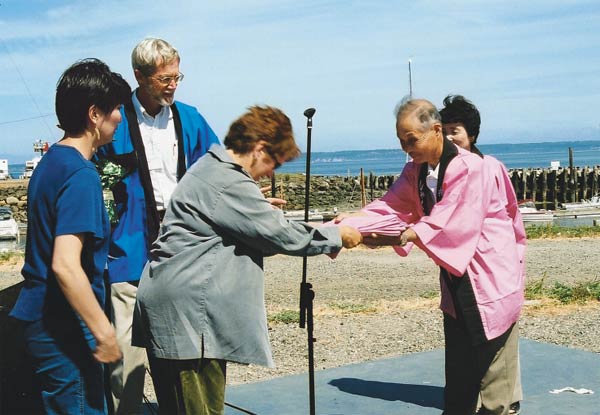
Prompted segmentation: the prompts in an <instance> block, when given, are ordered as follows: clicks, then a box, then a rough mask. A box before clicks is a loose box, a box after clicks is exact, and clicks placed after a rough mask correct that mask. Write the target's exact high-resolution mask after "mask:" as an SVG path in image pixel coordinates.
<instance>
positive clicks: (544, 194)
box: [542, 169, 548, 209]
mask: <svg viewBox="0 0 600 415" xmlns="http://www.w3.org/2000/svg"><path fill="white" fill-rule="evenodd" d="M547 196H548V169H544V170H542V209H548V199H547Z"/></svg>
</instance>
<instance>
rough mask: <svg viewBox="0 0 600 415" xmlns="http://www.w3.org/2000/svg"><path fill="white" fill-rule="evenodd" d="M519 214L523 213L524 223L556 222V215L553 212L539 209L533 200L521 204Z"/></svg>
mask: <svg viewBox="0 0 600 415" xmlns="http://www.w3.org/2000/svg"><path fill="white" fill-rule="evenodd" d="M519 212H521V217H522V218H523V223H528V224H543V223H552V221H553V220H554V213H553V212H552V211H551V210H545V209H538V208H537V207H536V206H535V202H534V201H533V200H523V201H521V202H519Z"/></svg>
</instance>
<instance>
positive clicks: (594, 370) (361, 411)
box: [225, 339, 600, 415]
mask: <svg viewBox="0 0 600 415" xmlns="http://www.w3.org/2000/svg"><path fill="white" fill-rule="evenodd" d="M599 341H600V340H599ZM520 348H521V349H520V351H521V370H522V382H523V391H524V395H525V399H524V401H523V402H522V404H521V407H522V413H523V414H528V415H534V414H535V415H537V414H544V415H552V414H557V415H558V414H561V415H563V414H577V415H599V414H600V355H599V354H597V353H591V352H585V351H581V350H576V349H569V348H566V347H561V346H555V345H550V344H546V343H539V342H534V341H530V340H523V339H522V340H521V342H520ZM443 368H444V353H443V350H435V351H432V352H425V353H415V354H410V355H404V356H400V357H398V358H393V359H384V360H377V361H371V362H366V363H360V364H355V365H349V366H344V367H340V368H335V369H328V370H322V371H317V372H316V374H315V386H316V413H317V414H319V415H376V414H381V415H392V414H393V415H405V414H406V415H421V414H424V415H425V414H427V415H429V414H440V413H441V411H442V407H443V386H444V369H443ZM567 386H571V387H574V388H586V389H591V390H593V391H594V392H595V393H594V394H592V395H577V394H575V393H572V392H563V393H560V394H556V395H555V394H550V393H549V391H550V390H554V389H561V388H563V387H567ZM226 400H227V402H229V403H231V404H234V405H237V406H239V407H241V408H244V409H246V410H248V411H250V412H251V413H255V414H260V415H296V414H298V415H300V414H301V415H306V414H308V413H309V409H308V408H309V404H308V376H307V375H297V376H286V377H282V378H277V379H273V380H270V381H265V382H257V383H251V384H245V385H237V386H230V387H228V388H227V393H226ZM225 414H227V415H239V414H243V412H240V411H238V410H235V409H233V408H230V407H228V408H226V410H225Z"/></svg>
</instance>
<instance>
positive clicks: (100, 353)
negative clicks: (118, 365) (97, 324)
mask: <svg viewBox="0 0 600 415" xmlns="http://www.w3.org/2000/svg"><path fill="white" fill-rule="evenodd" d="M111 328H112V327H111ZM93 354H94V359H96V360H97V361H98V362H100V363H114V362H118V361H119V360H121V359H122V358H123V354H122V353H121V349H119V345H118V344H117V337H116V335H115V331H114V329H113V330H112V332H110V333H108V335H107V336H106V337H105V338H102V339H98V338H96V350H94V353H93Z"/></svg>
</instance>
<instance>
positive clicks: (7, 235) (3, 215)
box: [0, 206, 19, 239]
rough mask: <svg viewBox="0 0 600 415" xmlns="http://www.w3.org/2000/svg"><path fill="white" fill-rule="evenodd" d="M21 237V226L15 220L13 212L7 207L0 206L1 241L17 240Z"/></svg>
mask: <svg viewBox="0 0 600 415" xmlns="http://www.w3.org/2000/svg"><path fill="white" fill-rule="evenodd" d="M18 236H19V225H18V224H17V221H16V220H15V219H14V218H13V213H12V210H11V209H10V208H9V207H6V206H0V239H17V238H18Z"/></svg>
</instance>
